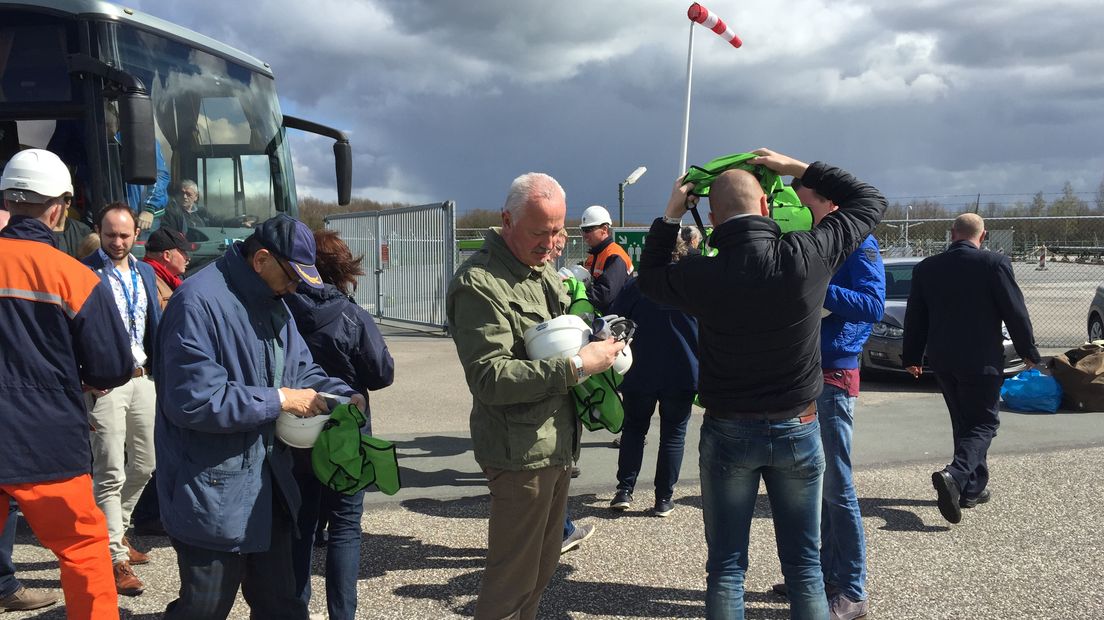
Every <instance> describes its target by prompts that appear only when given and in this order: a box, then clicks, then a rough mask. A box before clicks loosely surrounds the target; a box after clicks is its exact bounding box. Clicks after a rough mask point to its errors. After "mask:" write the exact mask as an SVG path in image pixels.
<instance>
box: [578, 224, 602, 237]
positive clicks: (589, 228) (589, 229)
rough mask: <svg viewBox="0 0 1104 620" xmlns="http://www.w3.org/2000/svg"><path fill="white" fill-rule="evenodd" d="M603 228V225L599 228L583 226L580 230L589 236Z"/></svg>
mask: <svg viewBox="0 0 1104 620" xmlns="http://www.w3.org/2000/svg"><path fill="white" fill-rule="evenodd" d="M601 227H602V225H601V224H599V225H598V226H582V227H580V228H579V230H581V231H583V234H584V235H588V234H590V233H592V232H594V231H596V230H598V229H599V228H601Z"/></svg>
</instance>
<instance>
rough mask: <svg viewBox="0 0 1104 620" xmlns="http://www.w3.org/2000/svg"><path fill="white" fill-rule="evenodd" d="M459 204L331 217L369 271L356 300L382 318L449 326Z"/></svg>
mask: <svg viewBox="0 0 1104 620" xmlns="http://www.w3.org/2000/svg"><path fill="white" fill-rule="evenodd" d="M455 217H456V205H455V203H453V202H452V201H451V200H450V201H447V202H442V203H436V204H429V205H420V206H416V207H403V208H400V209H388V210H385V211H368V212H364V213H348V214H342V215H331V216H329V217H327V218H326V227H327V228H330V229H332V230H336V231H337V232H339V233H340V234H341V238H342V239H343V240H344V241H345V243H346V244H348V246H349V249H350V250H352V252H353V255H354V256H360V255H363V256H364V263H363V267H364V271H365V275H363V276H360V277H359V278H357V289H356V292H355V293H354V295H353V298H354V299H355V300H356V302H357V303H358V304H360V305H361V306H364V307H365V308H367V309H368V311H369V312H370V313H372V314H373V315H375V316H376V317H377V318H380V319H387V320H389V321H399V322H403V323H410V324H414V325H420V326H424V327H437V328H440V329H446V322H447V321H446V317H445V293H446V292H447V291H448V283H449V280H450V279H451V278H452V274H453V271H455V269H456V263H455V256H456V220H455Z"/></svg>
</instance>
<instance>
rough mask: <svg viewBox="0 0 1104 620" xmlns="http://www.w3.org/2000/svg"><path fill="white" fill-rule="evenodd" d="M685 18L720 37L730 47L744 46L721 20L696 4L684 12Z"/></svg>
mask: <svg viewBox="0 0 1104 620" xmlns="http://www.w3.org/2000/svg"><path fill="white" fill-rule="evenodd" d="M686 16H687V17H689V18H690V21H693V22H698V23H699V24H701V25H703V26H705V27H706V28H709V29H710V30H712V31H713V32H716V33H717V34H719V35H721V38H722V39H724V40H725V41H728V42H729V43H731V44H732V47H740V46H741V45H743V44H744V42H743V41H741V40H740V37H738V36H736V33H735V32H732V29H731V28H729V27H728V26H727V25H725V23H724V20H723V19H721V18H720V17H717V14H716V13H710V12H709V9H707V8H705V7H704V6H702V5H700V4H698V3H697V2H695V3H694V4H691V5H690V8H689V9H688V10H687V11H686Z"/></svg>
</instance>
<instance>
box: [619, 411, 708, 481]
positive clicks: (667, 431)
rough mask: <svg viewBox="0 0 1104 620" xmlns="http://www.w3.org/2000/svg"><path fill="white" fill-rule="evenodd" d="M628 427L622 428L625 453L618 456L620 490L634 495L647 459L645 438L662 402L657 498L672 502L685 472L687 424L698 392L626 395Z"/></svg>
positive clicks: (622, 449) (656, 477) (621, 452)
mask: <svg viewBox="0 0 1104 620" xmlns="http://www.w3.org/2000/svg"><path fill="white" fill-rule="evenodd" d="M622 400H623V402H624V404H625V425H624V427H623V428H622V429H621V450H620V452H619V453H618V455H617V488H618V490H623V491H628V492H630V493H631V492H632V491H633V489H634V488H636V477H637V476H638V475H639V474H640V463H641V461H643V460H644V438H645V437H646V436H647V435H648V427H649V426H651V422H652V414H653V413H655V409H656V403H657V402H658V403H659V459H658V461H657V463H656V474H655V496H656V499H657V500H660V499H671V497H672V495H673V494H674V492H675V483H677V482H678V479H679V470H681V469H682V453H683V447H684V446H685V444H686V425H687V423H688V422H689V421H690V407H691V405H693V404H694V392H692V391H689V390H668V389H662V390H656V391H654V392H625V393H624V394H623V395H622Z"/></svg>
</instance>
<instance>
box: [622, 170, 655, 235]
mask: <svg viewBox="0 0 1104 620" xmlns="http://www.w3.org/2000/svg"><path fill="white" fill-rule="evenodd" d="M647 171H648V169H647V168H645V167H644V166H640V167H639V168H637V169H636V170H633V171H632V173H630V174H629V176H627V177H626V178H625V180H624V181H621V182H620V183H618V184H617V212H618V219H620V220H621V223H620V224H618V226H624V225H625V186H626V185H632V184H633V183H636V182H637V180H639V179H640V177H642V176H644V173H645V172H647Z"/></svg>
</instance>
